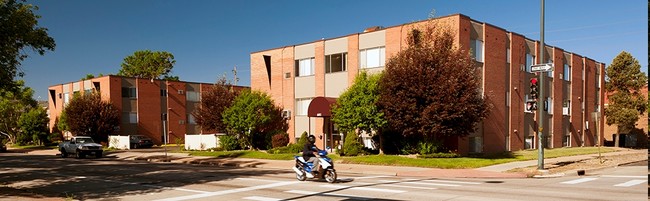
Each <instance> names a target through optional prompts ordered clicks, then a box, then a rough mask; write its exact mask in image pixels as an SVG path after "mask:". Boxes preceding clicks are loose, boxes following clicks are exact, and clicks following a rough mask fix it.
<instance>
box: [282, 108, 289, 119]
mask: <svg viewBox="0 0 650 201" xmlns="http://www.w3.org/2000/svg"><path fill="white" fill-rule="evenodd" d="M282 118H283V119H291V110H282Z"/></svg>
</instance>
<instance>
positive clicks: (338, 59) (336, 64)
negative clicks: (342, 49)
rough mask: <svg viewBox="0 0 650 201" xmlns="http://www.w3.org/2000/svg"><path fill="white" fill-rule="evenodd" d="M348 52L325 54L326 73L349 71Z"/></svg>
mask: <svg viewBox="0 0 650 201" xmlns="http://www.w3.org/2000/svg"><path fill="white" fill-rule="evenodd" d="M347 60H348V53H339V54H332V55H325V73H336V72H341V71H347V63H348V61H347Z"/></svg>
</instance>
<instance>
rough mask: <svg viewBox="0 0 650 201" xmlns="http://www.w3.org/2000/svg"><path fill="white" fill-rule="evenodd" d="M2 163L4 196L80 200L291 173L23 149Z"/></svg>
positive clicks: (0, 187) (1, 156) (0, 196)
mask: <svg viewBox="0 0 650 201" xmlns="http://www.w3.org/2000/svg"><path fill="white" fill-rule="evenodd" d="M0 164H2V165H1V166H0V200H2V199H11V198H12V197H14V196H20V197H27V198H34V199H37V198H43V197H45V198H54V197H57V198H74V199H79V200H85V199H100V198H101V199H106V198H117V197H119V196H129V195H142V194H150V193H158V192H162V191H166V190H170V189H174V188H177V187H181V186H186V185H190V184H203V183H209V182H216V181H223V180H231V179H235V178H237V177H242V176H263V175H276V174H284V173H290V172H292V171H289V170H265V169H251V168H231V167H216V166H211V167H206V166H202V165H201V166H200V165H183V164H171V163H151V162H143V161H124V160H119V161H116V160H114V159H112V158H100V159H94V158H93V159H75V158H58V157H55V156H52V155H27V154H19V153H11V154H0Z"/></svg>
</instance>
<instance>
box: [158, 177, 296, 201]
mask: <svg viewBox="0 0 650 201" xmlns="http://www.w3.org/2000/svg"><path fill="white" fill-rule="evenodd" d="M296 183H299V181H291V182H278V183H272V184H266V185H259V186H251V187H245V188H236V189H230V190H224V191H216V192H208V193H201V194H196V195H188V196H180V197H172V198H167V199H160V200H158V201H180V200H190V199H198V198H204V197H212V196H217V195H226V194H232V193H240V192H246V191H254V190H259V189H265V188H274V187H279V186H286V185H291V184H296Z"/></svg>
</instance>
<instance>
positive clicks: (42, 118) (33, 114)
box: [18, 107, 50, 145]
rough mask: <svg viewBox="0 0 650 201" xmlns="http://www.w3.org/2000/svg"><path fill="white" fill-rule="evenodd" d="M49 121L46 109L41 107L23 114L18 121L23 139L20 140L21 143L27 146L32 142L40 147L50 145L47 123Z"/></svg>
mask: <svg viewBox="0 0 650 201" xmlns="http://www.w3.org/2000/svg"><path fill="white" fill-rule="evenodd" d="M49 121H50V119H49V118H47V113H46V112H45V109H43V108H41V107H35V108H32V109H31V110H29V112H27V113H23V114H22V115H21V116H20V119H19V121H18V125H19V126H20V131H21V134H20V136H21V137H19V138H18V139H19V140H18V141H19V143H22V144H25V143H27V142H30V141H31V142H34V143H37V144H39V145H43V144H45V143H48V142H49V139H48V133H49V129H48V128H47V123H48V122H49Z"/></svg>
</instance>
